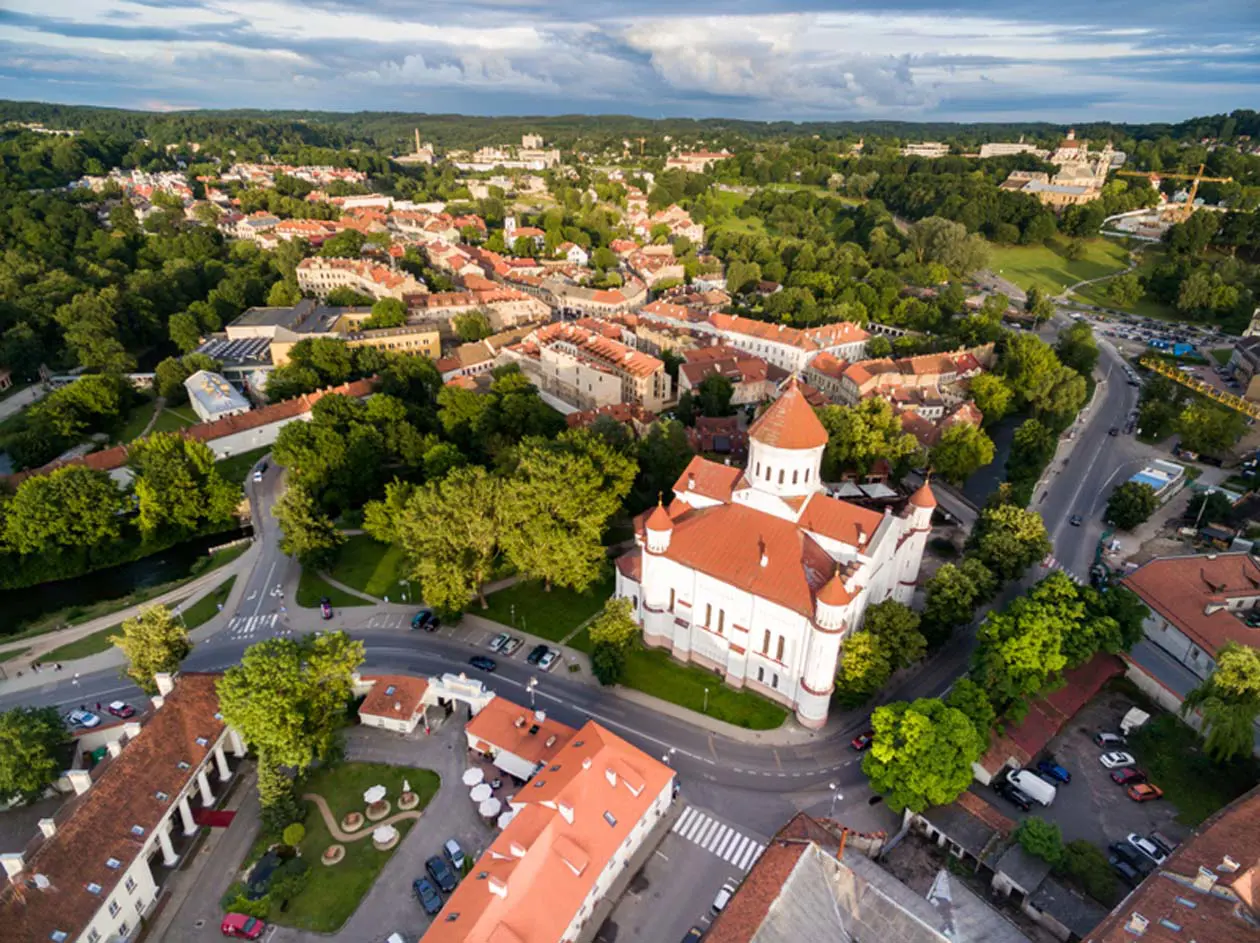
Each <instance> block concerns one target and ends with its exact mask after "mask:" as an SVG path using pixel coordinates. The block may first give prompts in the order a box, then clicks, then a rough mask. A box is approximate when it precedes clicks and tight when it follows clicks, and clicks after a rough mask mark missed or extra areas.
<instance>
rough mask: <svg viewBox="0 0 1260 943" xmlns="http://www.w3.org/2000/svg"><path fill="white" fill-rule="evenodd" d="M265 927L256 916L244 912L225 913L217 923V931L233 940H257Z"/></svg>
mask: <svg viewBox="0 0 1260 943" xmlns="http://www.w3.org/2000/svg"><path fill="white" fill-rule="evenodd" d="M266 929H267V925H266V924H265V923H263V922H262V921H261V920H259V919H258V918H257V917H250V916H248V915H246V914H226V915H225V916H224V917H223V922H222V923H220V924H219V932H220V933H222V934H223V935H224V936H228V937H231V938H232V939H234V940H257V939H258V938H259V937H261V936H262V935H263V933H264V932H265V931H266Z"/></svg>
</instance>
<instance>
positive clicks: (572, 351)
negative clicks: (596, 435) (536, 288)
mask: <svg viewBox="0 0 1260 943" xmlns="http://www.w3.org/2000/svg"><path fill="white" fill-rule="evenodd" d="M500 360H501V362H505V363H518V364H520V366H521V370H522V371H523V372H524V373H525V375H526V376H528V377H529V378H530V379H531V380H533V382H534V383H535V384H536V385H537V386H538V388H539V390H540V391H541V392H543V393H545V394H549V395H550V396H553V397H555V398H557V399H559V400H560V401H562V402H563V403H565V404H567V406H569V407H571V409H570V410H569V411H573V410H583V409H593V408H596V407H599V406H611V405H613V404H615V403H633V404H636V405H639V406H642V407H643V408H644V409H648V410H651V411H652V412H660V411H661V410H662V409H664V408H665V406H666V405H667V404H668V403H670V402H671V401H672V400H673V381H672V380H671V378H670V375H669V374H668V373H666V372H665V364H664V363H663V362H661V361H660V360H657V359H656V358H655V357H653V356H652V355H651V354H645V353H643V352H641V351H637V350H634V349H633V348H631V347H627V346H626V345H625V344H622V343H620V342H619V341H615V340H613V339H611V338H609V337H605V336H603V335H602V334H597V333H595V332H593V331H589V330H587V329H585V328H582V327H579V326H577V325H575V324H568V323H557V324H548V325H545V326H543V327H540V328H538V329H537V330H535V331H534V332H532V333H531V334H530V335H529V336H528V337H526V338H525V339H524V340H523V341H521V342H520V343H518V344H513V345H511V346H509V347H506V348H504V349H503V351H502V352H501V353H500Z"/></svg>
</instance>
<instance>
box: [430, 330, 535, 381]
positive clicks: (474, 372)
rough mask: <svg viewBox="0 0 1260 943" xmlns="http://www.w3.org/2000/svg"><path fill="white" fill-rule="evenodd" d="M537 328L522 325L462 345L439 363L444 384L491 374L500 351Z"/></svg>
mask: <svg viewBox="0 0 1260 943" xmlns="http://www.w3.org/2000/svg"><path fill="white" fill-rule="evenodd" d="M537 327H538V325H537V324H522V325H518V326H516V327H514V328H512V329H511V330H507V331H501V332H499V333H498V334H491V335H490V336H489V337H487V338H484V339H482V340H479V341H470V342H469V343H467V344H460V345H459V346H458V347H456V348H455V349H454V350H451V351H448V352H447V355H446V356H445V357H443V358H442V359H441V360H439V361H438V362H437V368H438V371H439V372H440V373H441V374H442V382H443V383H446V382H448V381H450V380H453V379H455V378H456V377H475V376H478V375H480V374H483V373H489V372H490V371H491V370H493V369H494V366H495V363H496V362H497V361H496V358H497V357H498V355H499V351H500V350H502V349H503V348H504V347H507V346H508V345H509V344H516V343H518V342H520V341H521V340H523V339H524V338H525V337H527V336H528V335H529V334H530V332H531V331H533V330H535V329H536V328H537Z"/></svg>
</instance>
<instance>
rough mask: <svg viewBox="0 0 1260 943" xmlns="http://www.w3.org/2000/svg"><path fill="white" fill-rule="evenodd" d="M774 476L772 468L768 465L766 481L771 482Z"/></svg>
mask: <svg viewBox="0 0 1260 943" xmlns="http://www.w3.org/2000/svg"><path fill="white" fill-rule="evenodd" d="M772 474H773V472H771V471H770V466H769V465H767V466H766V481H769V480H770V476H771V475H772Z"/></svg>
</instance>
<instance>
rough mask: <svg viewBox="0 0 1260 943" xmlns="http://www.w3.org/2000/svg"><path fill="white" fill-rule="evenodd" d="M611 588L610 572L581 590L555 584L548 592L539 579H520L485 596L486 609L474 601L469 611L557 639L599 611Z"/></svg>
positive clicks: (541, 635)
mask: <svg viewBox="0 0 1260 943" xmlns="http://www.w3.org/2000/svg"><path fill="white" fill-rule="evenodd" d="M612 591H613V578H612V576H611V575H610V576H608V577H607V578H605V579H604V580H601V581H600V582H598V583H596V584H595V585H594V586H592V587H591V588H590V589H588V590H587V591H586V592H584V593H575V592H573V591H572V590H569V589H561V588H560V587H558V586H557V587H554V588H553V589H552V590H551V592H547V591H546V590H544V589H543V585H542V583H536V582H533V581H526V580H522V581H521V582H519V583H516V584H514V585H512V586H509V587H508V588H507V589H501V590H499V591H498V592H497V593H493V594H491V596H490V598H489V599H487V600H486V601H487V602H488V603H489V604H490V608H489V609H481V608H480V607H478V606H477V604H476V603H474V604H473V605H472V607H471V608H470V609H469V610H468V611H469V612H471V613H472V614H473V615H478V616H481V617H483V618H486V619H493V620H494V621H495V622H501V623H502V624H503V625H508V626H514V627H515V628H518V629H520V630H522V631H524V632H529V633H530V634H531V635H537V636H539V637H540V638H545V639H550V640H551V641H553V642H558V641H560V640H561V639H562V638H564V637H565V636H566V635H568V634H569V633H570V632H572V631H573V630H574V629H576V628H577V627H578V626H579V625H581V624H582V623H583V622H585V621H586V620H587V619H589V618H590V617H591V616H593V615H595V613H597V612H599V610H600V609H601V608H603V605H604V600H606V599H607V598H608V597H609V596H610V595H611V594H612Z"/></svg>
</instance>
